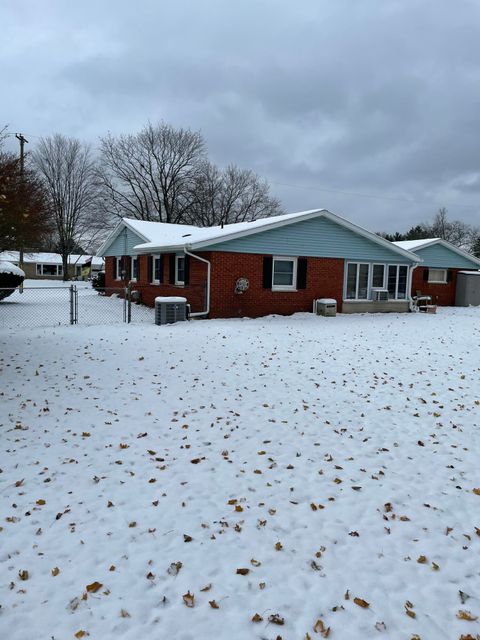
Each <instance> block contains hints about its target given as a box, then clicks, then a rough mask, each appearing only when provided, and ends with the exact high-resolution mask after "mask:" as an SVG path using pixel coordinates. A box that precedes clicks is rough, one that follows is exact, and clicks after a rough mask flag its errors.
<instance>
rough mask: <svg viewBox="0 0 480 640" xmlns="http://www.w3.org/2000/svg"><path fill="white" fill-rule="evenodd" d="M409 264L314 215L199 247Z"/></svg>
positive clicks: (392, 252)
mask: <svg viewBox="0 0 480 640" xmlns="http://www.w3.org/2000/svg"><path fill="white" fill-rule="evenodd" d="M202 250H204V251H232V252H236V253H266V254H271V255H281V256H282V255H283V256H314V257H319V258H346V259H347V260H359V261H367V262H375V261H380V262H395V263H400V262H401V263H404V264H411V261H410V260H409V259H408V258H406V257H405V258H404V257H402V256H401V255H400V254H399V253H396V252H395V251H391V250H390V249H389V248H388V247H383V246H382V245H379V244H376V243H375V242H372V241H371V240H369V239H367V238H364V237H363V236H361V235H359V234H357V233H354V232H353V231H350V229H346V228H345V227H343V226H341V225H339V224H337V223H336V222H333V221H331V220H328V219H326V218H314V219H312V220H304V221H303V222H297V223H294V224H290V225H286V226H284V227H279V228H277V229H271V230H266V231H262V232H260V233H256V234H252V235H250V236H245V237H243V238H237V239H235V240H228V241H226V242H222V243H218V244H215V245H211V246H210V247H205V248H204V249H202Z"/></svg>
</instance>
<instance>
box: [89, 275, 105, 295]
mask: <svg viewBox="0 0 480 640" xmlns="http://www.w3.org/2000/svg"><path fill="white" fill-rule="evenodd" d="M92 287H93V288H94V289H95V290H96V291H98V292H99V293H103V291H104V289H105V271H99V272H98V273H97V275H96V276H93V278H92Z"/></svg>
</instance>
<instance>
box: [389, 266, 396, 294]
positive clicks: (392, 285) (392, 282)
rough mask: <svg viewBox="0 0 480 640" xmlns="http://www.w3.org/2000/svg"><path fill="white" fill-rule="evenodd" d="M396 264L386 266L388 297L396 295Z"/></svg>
mask: <svg viewBox="0 0 480 640" xmlns="http://www.w3.org/2000/svg"><path fill="white" fill-rule="evenodd" d="M396 289H397V265H396V264H391V265H389V266H388V297H389V298H393V299H395V297H396V295H397V291H396Z"/></svg>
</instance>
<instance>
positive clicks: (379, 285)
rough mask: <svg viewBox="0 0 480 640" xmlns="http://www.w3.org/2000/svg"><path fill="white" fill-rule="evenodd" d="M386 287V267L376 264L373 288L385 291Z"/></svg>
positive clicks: (373, 272) (374, 266)
mask: <svg viewBox="0 0 480 640" xmlns="http://www.w3.org/2000/svg"><path fill="white" fill-rule="evenodd" d="M384 286H385V265H384V264H374V265H373V267H372V287H375V289H383V288H384Z"/></svg>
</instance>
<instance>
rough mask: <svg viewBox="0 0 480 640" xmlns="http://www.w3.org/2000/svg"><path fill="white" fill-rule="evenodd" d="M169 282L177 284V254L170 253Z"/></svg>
mask: <svg viewBox="0 0 480 640" xmlns="http://www.w3.org/2000/svg"><path fill="white" fill-rule="evenodd" d="M168 275H169V280H168V281H169V282H170V284H175V254H174V253H172V254H170V265H169V274H168Z"/></svg>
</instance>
